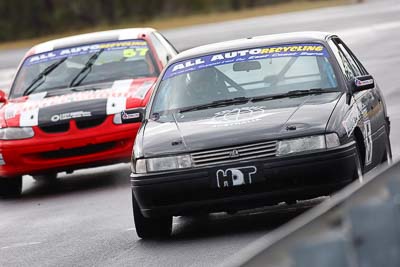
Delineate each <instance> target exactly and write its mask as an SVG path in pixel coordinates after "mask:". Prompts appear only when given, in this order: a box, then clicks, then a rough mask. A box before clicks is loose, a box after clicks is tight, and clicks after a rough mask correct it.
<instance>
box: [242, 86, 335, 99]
mask: <svg viewBox="0 0 400 267" xmlns="http://www.w3.org/2000/svg"><path fill="white" fill-rule="evenodd" d="M330 92H337V91H334V90H331V89H322V88H313V89H308V90H293V91H289V92H287V93H283V94H276V95H264V96H256V97H253V98H251V99H250V101H251V102H257V101H263V100H270V99H278V98H285V97H299V96H305V95H313V94H322V93H330Z"/></svg>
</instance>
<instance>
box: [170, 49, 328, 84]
mask: <svg viewBox="0 0 400 267" xmlns="http://www.w3.org/2000/svg"><path fill="white" fill-rule="evenodd" d="M299 56H325V57H328V56H329V53H328V51H327V49H326V48H325V47H324V46H323V45H322V44H293V45H279V46H268V47H260V48H254V49H244V50H237V51H230V52H226V53H220V54H214V55H207V56H203V57H199V58H194V59H190V60H187V61H182V62H177V63H175V64H173V65H171V66H170V67H169V68H168V69H167V70H166V72H165V74H164V77H163V80H165V79H169V78H172V77H175V76H177V75H180V74H184V73H189V72H192V71H195V70H199V69H204V68H208V67H213V66H218V65H223V64H230V63H235V62H243V61H251V60H258V59H266V58H277V57H299Z"/></svg>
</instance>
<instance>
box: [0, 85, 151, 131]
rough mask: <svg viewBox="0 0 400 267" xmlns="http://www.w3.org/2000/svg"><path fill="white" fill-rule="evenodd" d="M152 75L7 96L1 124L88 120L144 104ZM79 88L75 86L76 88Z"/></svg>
mask: <svg viewBox="0 0 400 267" xmlns="http://www.w3.org/2000/svg"><path fill="white" fill-rule="evenodd" d="M155 81H156V78H144V79H135V80H119V81H114V82H113V83H112V84H105V85H93V86H92V87H91V86H85V88H84V89H85V90H84V91H79V92H71V91H70V90H62V89H61V90H57V91H54V92H53V95H50V94H49V93H47V92H41V93H36V94H30V95H28V96H25V97H20V98H17V99H12V100H10V101H9V102H8V103H7V104H6V105H4V106H3V107H2V108H1V110H0V118H1V123H2V125H1V126H2V127H6V126H7V127H28V126H38V125H40V126H42V125H43V126H47V125H53V124H58V123H62V122H65V121H69V120H71V119H75V120H89V119H92V118H95V117H99V116H102V117H104V116H106V115H110V114H116V113H119V112H121V111H122V110H125V109H127V108H132V107H137V106H144V103H143V100H144V98H145V96H146V94H147V92H148V91H149V90H150V89H151V88H152V86H153V85H154V83H155ZM78 89H79V88H78Z"/></svg>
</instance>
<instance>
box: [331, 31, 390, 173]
mask: <svg viewBox="0 0 400 267" xmlns="http://www.w3.org/2000/svg"><path fill="white" fill-rule="evenodd" d="M332 44H333V46H334V50H336V51H334V52H335V55H336V57H337V59H338V61H340V62H341V65H342V68H343V70H344V74H345V78H346V79H347V85H348V89H349V90H350V91H349V92H351V90H352V87H353V84H354V82H355V79H356V78H357V77H360V76H365V75H369V73H368V72H367V70H366V69H365V68H364V66H363V65H362V64H361V63H360V61H359V60H358V59H357V58H356V57H355V56H354V54H353V53H352V52H351V50H350V49H349V48H348V47H347V46H346V44H345V43H344V42H343V41H342V40H340V39H339V38H337V37H336V38H332ZM352 97H353V99H354V102H355V104H356V105H357V107H358V110H359V112H360V121H359V124H358V125H359V127H360V129H361V131H362V134H363V138H364V145H365V146H364V149H365V153H364V154H365V155H364V156H365V158H364V163H365V171H368V170H370V169H371V168H373V167H375V166H376V165H377V164H379V163H380V162H381V160H382V156H383V153H384V150H385V149H384V148H385V143H386V139H385V137H386V136H385V133H386V129H385V120H386V115H385V108H384V104H383V100H382V97H381V94H380V92H379V88H378V87H377V85H376V83H375V87H374V88H372V89H368V90H364V91H359V92H354V93H352Z"/></svg>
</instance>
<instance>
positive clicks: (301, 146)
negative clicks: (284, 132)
mask: <svg viewBox="0 0 400 267" xmlns="http://www.w3.org/2000/svg"><path fill="white" fill-rule="evenodd" d="M339 145H340V142H339V137H338V136H337V134H335V133H331V134H327V135H316V136H308V137H302V138H296V139H288V140H282V141H279V142H278V148H277V152H276V155H277V156H284V155H289V154H293V153H302V152H307V151H315V150H324V149H327V148H333V147H337V146H339Z"/></svg>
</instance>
